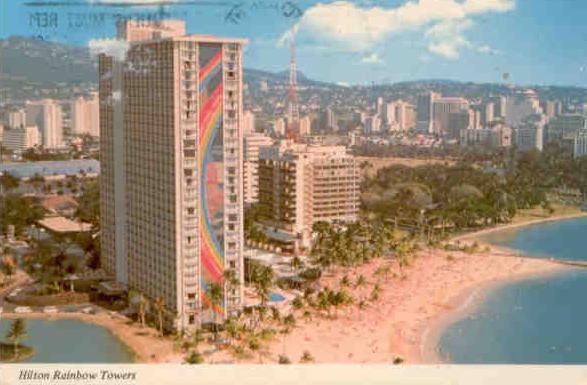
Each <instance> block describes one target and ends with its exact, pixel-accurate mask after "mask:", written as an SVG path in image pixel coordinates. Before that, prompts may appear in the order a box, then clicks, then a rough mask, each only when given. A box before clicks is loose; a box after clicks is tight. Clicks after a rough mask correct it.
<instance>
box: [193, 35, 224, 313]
mask: <svg viewBox="0 0 587 385" xmlns="http://www.w3.org/2000/svg"><path fill="white" fill-rule="evenodd" d="M199 60H200V71H199V84H200V87H199V93H200V106H201V107H200V119H199V127H200V133H199V135H200V149H199V162H200V170H201V171H200V213H201V215H200V218H201V220H200V228H201V231H200V237H201V247H200V260H201V264H202V280H201V282H202V300H203V303H204V305H205V306H206V307H207V308H209V309H212V310H213V311H214V312H216V314H219V315H223V314H224V306H223V305H222V304H215V303H213V302H212V300H211V298H210V293H209V292H210V285H211V284H212V283H218V284H222V280H223V277H222V274H223V271H224V184H223V180H224V178H223V177H224V159H223V150H222V147H223V135H222V101H223V95H224V89H223V85H222V45H220V44H204V43H202V44H200V50H199Z"/></svg>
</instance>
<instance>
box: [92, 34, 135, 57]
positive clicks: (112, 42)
mask: <svg viewBox="0 0 587 385" xmlns="http://www.w3.org/2000/svg"><path fill="white" fill-rule="evenodd" d="M88 47H89V48H90V54H91V55H99V54H101V53H103V54H106V55H108V56H112V57H114V58H116V59H117V60H120V61H123V60H124V59H125V58H126V52H127V51H128V48H129V45H128V42H127V41H125V40H118V39H91V40H90V41H89V42H88Z"/></svg>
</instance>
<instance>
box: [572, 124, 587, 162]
mask: <svg viewBox="0 0 587 385" xmlns="http://www.w3.org/2000/svg"><path fill="white" fill-rule="evenodd" d="M574 144H575V146H574V151H573V156H574V157H575V158H580V157H582V156H587V130H581V131H579V132H577V134H575V143H574Z"/></svg>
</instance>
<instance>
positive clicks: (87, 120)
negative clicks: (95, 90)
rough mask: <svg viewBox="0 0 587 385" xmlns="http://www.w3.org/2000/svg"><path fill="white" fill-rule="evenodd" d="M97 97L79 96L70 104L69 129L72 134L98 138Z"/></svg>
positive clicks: (94, 95)
mask: <svg viewBox="0 0 587 385" xmlns="http://www.w3.org/2000/svg"><path fill="white" fill-rule="evenodd" d="M99 111H100V106H99V103H98V95H97V94H92V95H90V96H89V97H84V96H79V97H77V98H76V99H75V100H74V101H73V102H72V103H71V128H72V131H73V133H74V134H77V135H82V134H88V135H91V136H94V137H97V136H100V116H99Z"/></svg>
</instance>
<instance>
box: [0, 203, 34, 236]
mask: <svg viewBox="0 0 587 385" xmlns="http://www.w3.org/2000/svg"><path fill="white" fill-rule="evenodd" d="M44 216H45V209H44V208H43V206H41V203H40V201H39V198H37V197H29V196H23V195H20V194H12V193H11V194H6V195H0V232H2V233H6V229H7V227H8V225H13V226H14V229H15V233H16V234H20V233H22V231H23V230H24V229H25V227H26V226H30V225H33V224H35V223H36V222H37V221H39V220H40V219H43V217H44Z"/></svg>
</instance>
